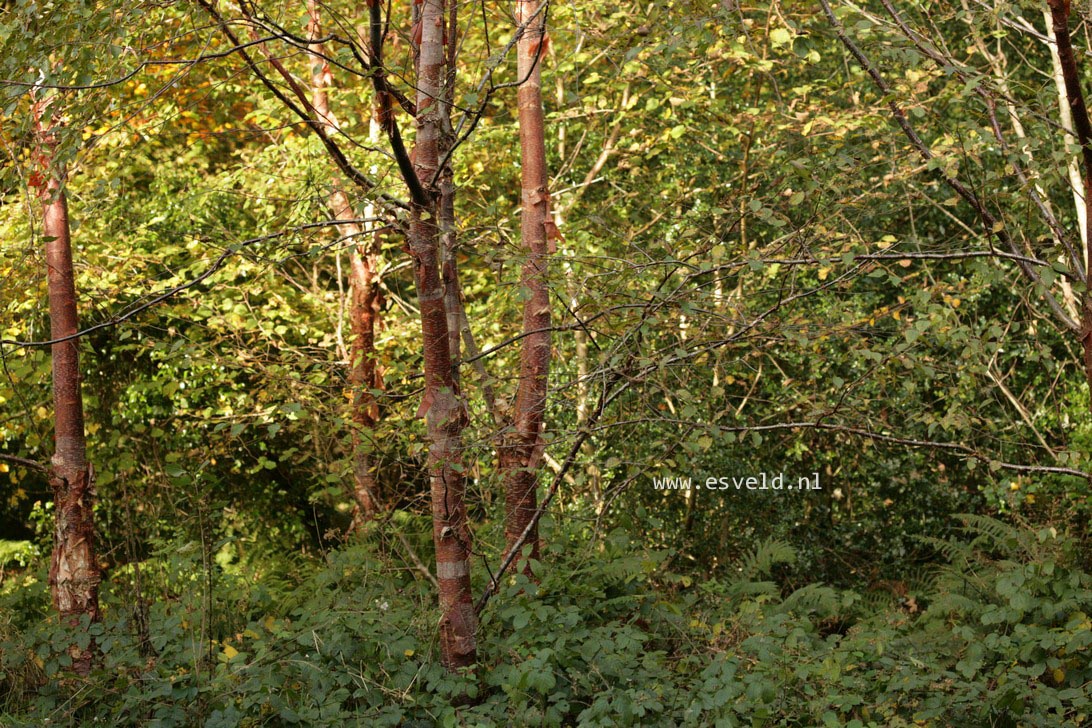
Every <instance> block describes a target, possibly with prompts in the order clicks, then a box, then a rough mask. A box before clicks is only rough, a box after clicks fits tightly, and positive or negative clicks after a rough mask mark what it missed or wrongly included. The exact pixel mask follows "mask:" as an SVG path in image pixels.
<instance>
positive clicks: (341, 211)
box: [307, 0, 382, 524]
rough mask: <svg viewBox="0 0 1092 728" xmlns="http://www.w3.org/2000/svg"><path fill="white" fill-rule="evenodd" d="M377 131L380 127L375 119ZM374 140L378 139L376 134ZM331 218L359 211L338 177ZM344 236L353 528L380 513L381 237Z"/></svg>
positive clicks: (333, 123) (315, 26)
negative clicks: (372, 452) (371, 438)
mask: <svg viewBox="0 0 1092 728" xmlns="http://www.w3.org/2000/svg"><path fill="white" fill-rule="evenodd" d="M307 13H308V17H309V18H310V23H309V25H308V34H309V37H310V38H311V39H317V38H320V37H322V29H321V23H320V18H319V6H318V2H317V0H307ZM310 50H311V53H312V55H311V105H312V106H313V107H314V109H315V113H316V114H317V115H318V117H319V120H320V121H321V122H323V123H324V124H326V125H327V126H328V127H329V129H330V130H331V131H332V132H334V131H336V130H337V128H338V124H337V118H336V117H335V116H334V114H333V112H331V111H330V99H329V93H328V89H329V88H330V87H331V86H332V85H333V76H332V75H331V74H330V64H329V63H327V62H326V60H325V58H324V57H323V55H324V49H323V45H322V44H321V43H313V44H311V46H310ZM372 126H373V127H376V123H375V121H374V120H373V123H372ZM373 135H374V134H373ZM327 205H328V207H329V208H330V213H331V214H332V215H333V216H334V218H335V219H337V220H355V219H357V215H356V211H355V210H354V209H353V207H352V204H351V203H350V202H349V197H348V195H347V194H346V193H345V190H344V189H343V187H342V186H341V183H340V181H339V180H338V179H337V177H336V176H333V177H332V178H331V181H330V194H329V195H328V197H327ZM337 230H338V233H339V234H340V235H341V236H342V238H343V239H345V240H348V241H349V251H350V252H349V260H350V277H349V280H350V285H351V289H352V293H351V303H350V313H349V317H350V320H351V333H352V336H351V339H352V341H351V343H350V345H349V384H350V386H351V387H352V392H353V402H352V420H353V428H352V440H351V441H352V448H353V498H354V500H355V501H356V514H355V516H354V518H353V523H354V524H356V523H359V522H360V521H362V520H371V519H372V518H374V517H375V514H376V511H378V510H379V509H380V507H381V506H380V493H379V488H378V483H377V482H376V479H375V473H374V471H373V469H372V460H371V458H370V457H369V455H368V450H367V444H366V443H365V440H366V439H367V437H368V433H369V432H371V431H372V430H373V429H374V428H375V425H376V422H377V421H378V419H379V408H378V403H377V402H376V399H375V396H374V395H373V394H372V390H373V389H378V388H379V387H380V385H381V384H382V382H381V379H380V375H379V368H378V365H377V362H376V357H375V328H376V325H377V323H378V320H379V307H380V298H379V281H378V277H377V272H378V256H377V252H378V250H377V248H378V246H377V244H376V242H377V241H376V235H375V233H373V232H371V231H369V230H367V229H366V228H365V227H364V226H363V225H361V224H360V223H357V222H347V223H342V224H340V225H338V226H337Z"/></svg>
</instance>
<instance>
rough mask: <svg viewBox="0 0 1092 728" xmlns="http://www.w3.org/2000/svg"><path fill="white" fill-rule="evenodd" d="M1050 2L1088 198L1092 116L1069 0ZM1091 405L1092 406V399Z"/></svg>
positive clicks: (1086, 313) (1091, 320) (1091, 281)
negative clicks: (1083, 87) (1071, 29)
mask: <svg viewBox="0 0 1092 728" xmlns="http://www.w3.org/2000/svg"><path fill="white" fill-rule="evenodd" d="M1047 5H1049V6H1050V16H1051V21H1052V25H1053V29H1054V37H1055V40H1056V42H1057V44H1058V60H1059V61H1060V63H1061V67H1062V78H1063V80H1064V81H1065V94H1066V99H1067V101H1068V102H1069V110H1070V112H1071V113H1072V115H1073V131H1074V132H1075V133H1076V135H1077V141H1078V142H1079V143H1080V145H1081V161H1082V167H1083V175H1082V176H1083V178H1084V199H1085V201H1086V202H1087V201H1088V200H1090V199H1092V120H1090V119H1089V116H1088V107H1087V106H1086V105H1085V102H1084V93H1083V92H1082V90H1081V75H1080V69H1079V68H1078V67H1077V57H1076V55H1075V54H1074V52H1073V44H1072V43H1071V41H1070V37H1069V9H1070V5H1069V0H1048V2H1047ZM1088 237H1089V233H1088V232H1087V231H1086V232H1085V239H1084V240H1082V241H1081V243H1082V245H1083V246H1084V267H1085V290H1084V293H1083V294H1082V296H1081V344H1082V345H1083V347H1084V375H1085V380H1086V381H1087V382H1088V389H1089V395H1090V397H1092V271H1090V270H1089V265H1088V263H1089V257H1090V255H1089V250H1090V248H1092V240H1089V239H1088ZM1089 405H1090V407H1092V399H1090V402H1089Z"/></svg>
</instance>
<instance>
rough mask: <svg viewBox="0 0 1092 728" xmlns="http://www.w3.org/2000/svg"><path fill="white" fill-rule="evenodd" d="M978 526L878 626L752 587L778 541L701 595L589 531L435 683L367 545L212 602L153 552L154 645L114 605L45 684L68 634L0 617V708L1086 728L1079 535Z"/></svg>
mask: <svg viewBox="0 0 1092 728" xmlns="http://www.w3.org/2000/svg"><path fill="white" fill-rule="evenodd" d="M968 524H969V526H970V530H969V531H968V534H969V535H968V537H959V538H955V537H953V538H951V539H948V540H947V541H946V542H945V543H946V547H945V550H946V551H947V552H948V553H951V554H953V555H957V556H956V558H954V559H953V560H952V561H951V563H950V564H949V565H948V566H947V567H945V568H944V569H943V572H942V574H941V575H940V576H939V578H938V579H937V580H936V581H935V582H933V584H932V585H931V586H930V587H928V588H924V589H923V590H921V591H918V592H913V593H908V594H906V595H904V597H903V598H902V600H901V601H900V602H899V603H897V604H890V605H886V606H884V607H883V608H881V609H878V610H875V611H873V610H871V609H869V608H868V607H867V606H866V605H867V601H866V600H862V598H861V597H860V596H859V595H858V594H856V593H855V592H852V591H844V590H838V589H834V588H830V587H826V586H822V585H819V584H810V585H807V586H804V587H802V588H799V589H795V590H794V589H791V588H786V587H785V586H784V585H780V586H778V585H775V586H776V587H777V588H773V589H771V588H769V585H768V583H762V582H755V581H754V578H756V577H757V576H761V575H762V572H761V571H760V570H757V569H758V566H759V565H763V564H764V565H765V566H766V567H767V568H769V567H770V566H772V565H773V564H774V563H775V562H777V561H779V560H784V559H785V558H786V557H787V556H788V554H789V553H790V552H788V551H785V550H784V548H783V546H782V545H778V544H774V543H769V544H759V545H757V546H756V548H755V549H754V551H753V553H752V555H751V556H750V557H748V558H747V559H745V560H743V561H741V562H740V563H739V564H738V566H739V567H740V568H741V569H742V571H735V572H734V573H736V574H738V576H736V577H734V578H731V579H728V580H724V581H721V580H712V581H707V582H701V583H697V584H694V583H693V582H692V581H691V579H690V577H687V576H683V575H679V574H672V573H671V572H670V571H668V570H667V569H666V567H665V563H666V560H667V558H668V557H669V554H667V553H655V552H649V551H646V550H643V549H641V548H640V547H638V546H637V545H636V544H634V543H633V542H632V541H631V540H630V539H629V538H628V537H627V536H625V535H623V534H622V533H615V534H612V535H611V536H610V537H609V538H607V539H605V540H603V541H599V542H597V543H595V544H593V545H592V546H593V547H592V548H591V549H589V550H588V551H587V552H586V553H585V554H584V555H583V556H579V557H576V556H574V554H579V553H580V550H579V549H574V548H573V546H574V545H575V544H576V543H578V539H579V538H580V534H579V533H578V532H566V531H558V532H556V533H553V534H552V539H553V540H552V543H553V544H554V545H553V546H551V547H549V548H548V549H547V551H546V553H545V556H546V557H548V558H549V559H551V561H552V562H553V563H554V564H555V566H554V567H553V568H551V569H548V570H545V573H544V575H543V579H542V581H541V582H540V583H537V584H536V583H534V582H531V581H528V580H527V579H526V577H524V576H522V575H519V576H516V577H513V578H512V579H510V580H508V582H507V583H506V584H505V586H504V587H503V588H502V589H501V591H500V593H499V594H498V595H497V596H496V597H494V600H493V602H492V603H491V604H490V606H489V607H488V608H487V610H486V612H485V615H484V620H483V622H482V629H481V637H482V645H481V647H482V654H483V655H486V656H487V657H485V658H484V659H485V663H484V664H483V665H481V666H480V670H479V674H480V678H479V679H477V680H475V679H472V678H470V677H464V676H458V675H449V674H447V673H446V672H445V671H444V670H443V669H442V668H441V667H440V666H439V664H438V663H437V655H436V645H435V639H434V636H433V634H432V631H431V619H429V618H428V617H427V614H428V605H429V603H430V601H431V596H430V595H429V593H428V589H427V588H425V585H424V582H420V581H415V580H413V578H412V577H411V576H410V575H409V574H407V572H405V571H394V570H391V568H390V566H389V564H388V563H387V561H386V559H384V558H380V557H378V555H377V553H376V552H375V550H374V546H371V545H367V544H359V545H355V546H346V547H344V548H342V549H339V550H337V551H333V552H331V553H330V554H329V555H328V557H327V559H326V560H325V563H324V564H322V565H321V567H320V568H318V569H317V570H313V571H312V573H311V574H310V576H307V577H306V578H304V579H302V580H301V581H299V582H298V583H295V584H293V586H292V588H291V589H288V590H286V591H280V590H277V589H274V590H273V591H269V590H267V589H264V588H262V587H261V586H259V588H254V587H253V586H249V587H248V586H247V582H248V581H249V580H248V579H236V578H232V577H230V576H228V575H226V574H223V573H217V575H216V577H215V579H216V581H217V584H216V585H215V587H214V594H213V595H212V598H211V599H210V598H209V596H210V595H209V594H208V593H207V592H206V591H205V588H206V585H207V570H206V567H205V565H203V564H202V562H201V560H200V557H199V555H198V554H199V550H198V549H187V548H185V547H184V546H183V547H181V548H179V545H177V544H176V545H175V548H173V549H169V550H166V549H165V550H164V551H163V552H161V553H160V554H159V555H158V556H157V557H156V559H155V561H156V562H161V564H162V568H164V569H167V570H171V572H172V574H171V577H170V579H169V583H170V584H171V585H173V587H174V589H175V590H176V592H177V593H176V594H175V595H174V596H173V597H172V598H170V599H160V600H158V601H157V602H156V603H155V604H153V605H152V606H151V609H150V611H149V613H148V617H147V619H148V621H147V634H148V636H149V637H150V641H149V642H148V643H146V644H141V641H140V636H139V630H138V629H137V625H136V624H135V623H134V621H133V612H132V611H131V609H130V607H131V604H130V603H129V602H127V601H126V600H125V599H124V598H123V595H122V594H120V593H118V594H111V595H108V596H107V599H106V600H105V604H106V610H107V618H106V619H105V620H104V622H103V623H102V624H99V625H92V626H91V628H90V633H91V634H92V635H93V636H94V638H95V640H96V643H97V645H98V648H99V650H100V652H101V653H102V657H103V662H102V665H101V666H100V668H99V669H97V670H96V671H95V672H94V673H93V674H92V675H91V676H90V677H89V678H88V680H87V681H76V680H74V679H73V678H70V677H69V678H65V679H62V680H59V681H49V680H47V678H49V677H51V676H52V675H54V673H56V672H57V671H59V670H63V667H64V664H65V660H66V659H67V656H66V655H65V654H64V652H65V646H66V645H67V635H68V632H67V630H64V629H62V628H59V627H58V626H57V625H56V624H55V623H53V622H47V623H42V622H35V620H34V619H26V620H25V621H24V622H23V624H21V625H15V624H14V623H13V622H11V621H9V622H7V623H6V627H5V628H4V629H3V630H0V640H2V642H0V648H2V649H0V651H2V654H3V655H4V658H3V659H4V663H3V668H2V674H0V696H2V701H3V702H0V706H3V708H4V709H5V710H6V711H7V713H6V717H5V720H7V721H8V722H9V723H10V724H14V725H24V724H26V725H31V724H34V725H37V724H41V723H42V721H44V720H46V719H49V720H50V721H52V722H53V723H54V724H67V723H70V722H77V721H78V722H80V723H81V724H83V723H87V722H94V721H96V720H97V721H101V722H107V723H109V724H111V725H146V724H149V723H154V724H157V725H164V726H170V725H179V726H182V725H205V726H221V725H223V726H226V725H260V724H264V723H267V722H269V721H273V722H276V723H278V724H302V725H315V726H326V725H328V726H334V725H345V724H354V725H355V724H367V725H407V724H408V725H418V724H440V725H475V726H491V725H495V726H503V725H512V724H521V725H580V726H613V725H632V726H638V725H665V726H666V725H714V724H716V725H859V726H899V725H905V726H910V725H923V724H924V725H938V726H940V725H968V726H987V725H1037V726H1061V725H1071V726H1079V725H1083V724H1085V723H1086V722H1087V719H1088V716H1089V715H1092V692H1090V691H1089V689H1088V684H1089V681H1090V680H1092V660H1090V659H1089V657H1090V654H1092V653H1090V651H1092V622H1090V617H1089V614H1092V577H1090V576H1089V574H1088V573H1086V572H1084V571H1082V570H1080V568H1078V567H1077V566H1076V565H1075V558H1074V557H1075V553H1074V551H1075V544H1074V542H1073V541H1072V540H1071V539H1070V538H1068V537H1065V536H1062V535H1060V534H1057V533H1056V532H1052V531H1051V529H1049V528H1047V529H1034V528H1030V527H1012V526H1008V525H1006V524H1003V523H1001V522H999V521H994V520H988V519H969V520H968ZM539 568H541V565H539ZM748 569H750V571H748ZM214 570H215V567H214ZM262 581H263V582H264V581H265V580H264V579H263V580H262ZM21 598H23V599H25V595H24V596H23V597H21ZM39 598H43V599H44V598H45V594H44V592H39ZM3 599H4V602H3V605H2V606H3V607H4V608H5V611H4V614H8V615H14V614H16V613H17V612H15V611H13V610H12V609H10V607H13V606H17V605H16V604H15V603H14V602H13V601H12V599H13V596H12V595H8V596H5V597H3ZM20 606H22V605H20ZM43 607H44V605H43ZM8 619H9V620H11V619H12V618H11V617H9V618H8ZM16 626H18V627H19V629H17V630H13V629H12V628H13V627H16ZM0 715H4V714H3V713H0Z"/></svg>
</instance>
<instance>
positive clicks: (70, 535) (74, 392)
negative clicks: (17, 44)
mask: <svg viewBox="0 0 1092 728" xmlns="http://www.w3.org/2000/svg"><path fill="white" fill-rule="evenodd" d="M49 102H50V100H49V99H45V100H43V101H39V102H36V103H35V104H34V117H35V119H34V120H35V127H36V132H37V135H38V142H39V162H40V164H41V171H40V175H39V177H38V179H36V181H37V182H38V183H39V186H38V189H39V199H40V200H41V201H42V206H43V222H42V234H43V235H44V236H45V241H46V242H45V249H46V250H45V252H46V265H47V267H48V284H49V320H50V335H51V338H53V339H61V338H64V337H66V336H72V335H73V334H75V333H76V332H77V331H78V330H79V319H78V316H77V313H76V283H75V274H74V271H73V267H72V246H71V241H70V238H69V227H68V203H67V201H66V199H65V192H64V186H63V181H62V180H63V175H64V172H63V170H61V169H59V168H58V165H57V162H56V160H55V158H54V152H55V149H56V138H55V136H54V130H53V122H52V120H51V119H50V118H49V110H48V106H49ZM52 355H53V407H54V419H55V439H56V450H55V452H54V455H53V469H52V473H51V478H50V482H51V485H52V486H53V504H54V517H55V527H54V536H53V556H52V560H51V562H50V566H49V586H50V590H51V592H52V595H53V606H54V607H56V609H57V611H58V612H59V613H60V615H61V618H62V619H63V620H65V621H67V622H68V623H69V624H70V625H72V626H73V627H75V626H77V625H78V624H79V622H80V620H81V618H82V617H84V616H85V615H86V616H87V617H89V618H90V620H91V621H97V620H98V618H99V582H100V580H101V573H100V571H99V565H98V561H97V560H96V558H95V526H94V520H93V507H94V499H95V490H94V483H93V482H92V476H91V466H90V464H89V463H88V460H87V440H86V437H85V435H84V426H83V399H82V396H81V393H80V362H79V340H78V339H70V340H68V341H62V342H60V343H56V344H53V346H52ZM69 652H70V654H71V655H72V663H73V669H74V670H75V671H76V672H77V673H79V674H81V675H86V674H87V673H88V672H89V671H90V669H91V659H92V653H91V648H90V647H88V648H85V649H80V648H79V647H76V646H75V645H73V646H72V647H70V648H69Z"/></svg>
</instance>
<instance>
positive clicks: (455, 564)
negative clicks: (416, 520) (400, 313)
mask: <svg viewBox="0 0 1092 728" xmlns="http://www.w3.org/2000/svg"><path fill="white" fill-rule="evenodd" d="M444 11H445V2H444V0H424V2H423V4H422V5H421V17H420V27H421V42H420V54H419V56H418V61H417V119H416V122H417V137H416V140H415V144H414V155H413V158H414V160H415V161H414V170H413V171H414V175H415V177H416V179H417V180H418V181H419V182H420V184H421V185H422V186H424V188H425V190H426V192H427V194H428V198H429V199H428V201H427V203H426V204H422V202H421V201H418V200H414V201H413V203H412V204H411V207H410V235H409V241H408V242H409V252H410V255H411V256H412V258H413V263H414V266H413V272H414V280H415V281H416V284H417V298H418V302H419V304H420V307H421V335H422V350H423V352H424V375H425V396H424V400H423V401H422V405H421V410H420V412H419V414H421V415H423V416H424V417H425V422H426V427H427V430H428V438H429V457H428V462H429V479H430V483H431V495H432V536H433V542H434V543H435V546H436V578H437V581H438V582H439V585H440V589H439V591H440V610H441V613H442V615H441V618H440V653H441V660H442V662H443V664H444V666H445V667H446V668H447V669H449V670H454V669H458V668H462V667H468V666H470V665H472V664H474V663H475V662H476V661H477V634H476V633H477V615H476V614H475V611H474V604H473V595H472V594H471V591H470V529H469V528H468V524H467V513H466V502H465V490H466V484H465V480H464V475H463V471H464V468H463V464H462V448H463V443H462V432H463V429H464V428H465V426H466V423H467V414H466V409H465V408H464V406H463V402H462V399H461V397H460V394H459V387H458V382H457V381H456V378H455V374H454V369H453V360H452V358H451V347H452V344H451V340H450V337H449V329H448V311H447V307H446V306H445V286H444V282H443V274H442V270H441V265H442V263H441V259H440V248H441V240H440V233H441V230H440V215H441V214H442V213H441V210H440V204H439V202H440V195H438V194H437V190H436V189H435V184H434V182H433V181H434V180H436V179H437V178H438V175H437V172H438V170H439V165H440V148H441V144H442V139H441V137H442V133H443V129H442V119H443V111H442V109H441V105H442V104H443V103H444V99H445V98H446V95H445V89H444V85H445V84H444V66H445V58H444Z"/></svg>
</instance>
